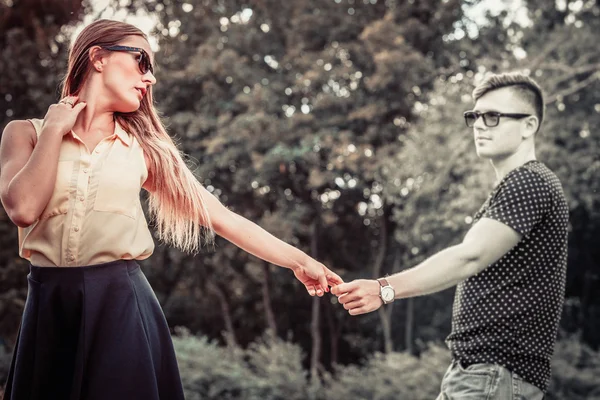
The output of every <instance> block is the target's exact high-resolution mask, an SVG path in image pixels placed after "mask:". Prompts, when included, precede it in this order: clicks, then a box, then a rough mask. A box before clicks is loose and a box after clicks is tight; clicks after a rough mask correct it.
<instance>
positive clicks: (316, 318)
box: [310, 220, 321, 382]
mask: <svg viewBox="0 0 600 400" xmlns="http://www.w3.org/2000/svg"><path fill="white" fill-rule="evenodd" d="M318 236H319V225H318V221H317V220H315V221H314V222H313V225H312V235H311V241H310V253H311V256H312V257H313V258H317V251H318ZM320 300H321V299H320V298H319V297H317V296H315V297H313V299H312V320H311V323H310V333H311V338H312V351H311V355H310V379H311V381H312V382H317V379H318V378H319V360H320V359H321V323H320V320H321V318H320V317H321V315H320V314H321V309H320V307H319V306H320Z"/></svg>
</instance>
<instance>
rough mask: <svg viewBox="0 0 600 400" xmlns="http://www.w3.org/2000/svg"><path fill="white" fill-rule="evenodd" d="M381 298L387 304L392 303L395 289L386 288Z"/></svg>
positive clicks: (382, 291)
mask: <svg viewBox="0 0 600 400" xmlns="http://www.w3.org/2000/svg"><path fill="white" fill-rule="evenodd" d="M381 298H382V299H383V301H385V302H390V301H392V300H394V289H392V288H390V287H385V288H382V289H381Z"/></svg>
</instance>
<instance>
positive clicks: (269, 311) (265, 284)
mask: <svg viewBox="0 0 600 400" xmlns="http://www.w3.org/2000/svg"><path fill="white" fill-rule="evenodd" d="M261 284H262V299H263V307H264V309H265V319H266V321H267V329H268V330H269V332H270V334H272V335H273V336H277V322H276V321H275V313H274V312H273V305H272V303H271V289H270V287H271V269H270V268H269V263H268V262H266V261H265V262H264V263H263V279H262V283H261Z"/></svg>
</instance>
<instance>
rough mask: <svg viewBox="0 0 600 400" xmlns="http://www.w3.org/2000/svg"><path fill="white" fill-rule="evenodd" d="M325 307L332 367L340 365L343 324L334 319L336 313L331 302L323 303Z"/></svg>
mask: <svg viewBox="0 0 600 400" xmlns="http://www.w3.org/2000/svg"><path fill="white" fill-rule="evenodd" d="M323 304H324V305H325V316H326V318H327V325H328V327H329V348H330V354H329V358H330V364H331V366H333V365H335V364H337V363H338V344H339V341H340V336H341V335H342V326H343V323H342V322H339V321H336V320H335V318H334V315H335V312H334V310H333V305H332V304H331V302H329V301H325V302H323Z"/></svg>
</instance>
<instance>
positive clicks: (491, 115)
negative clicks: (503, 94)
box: [463, 111, 531, 128]
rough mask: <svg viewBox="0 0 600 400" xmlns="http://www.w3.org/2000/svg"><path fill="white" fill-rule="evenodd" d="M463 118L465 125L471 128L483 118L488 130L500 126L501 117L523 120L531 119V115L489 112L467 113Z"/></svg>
mask: <svg viewBox="0 0 600 400" xmlns="http://www.w3.org/2000/svg"><path fill="white" fill-rule="evenodd" d="M463 116H464V117H465V123H466V124H467V126H468V127H469V128H472V127H473V126H474V125H475V122H477V120H478V119H479V117H483V123H484V124H485V126H487V127H488V128H493V127H494V126H498V124H499V123H500V117H506V118H515V119H521V118H525V117H530V116H531V114H506V113H499V112H496V111H487V112H484V113H480V112H478V111H465V113H464V114H463Z"/></svg>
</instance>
